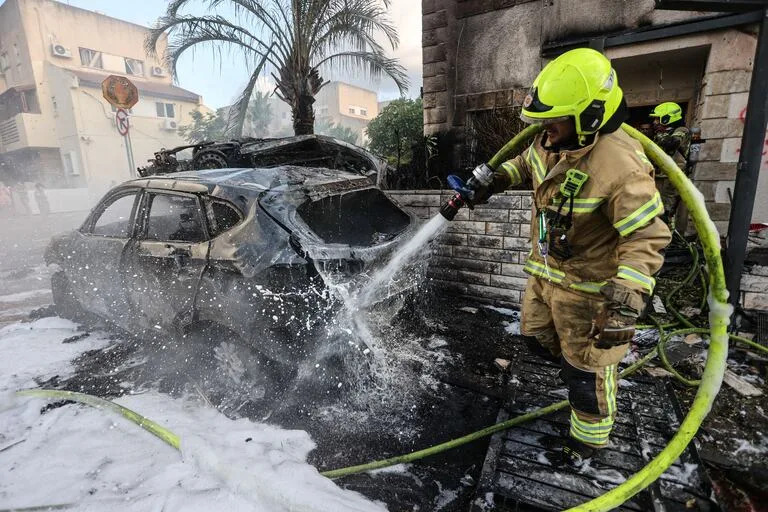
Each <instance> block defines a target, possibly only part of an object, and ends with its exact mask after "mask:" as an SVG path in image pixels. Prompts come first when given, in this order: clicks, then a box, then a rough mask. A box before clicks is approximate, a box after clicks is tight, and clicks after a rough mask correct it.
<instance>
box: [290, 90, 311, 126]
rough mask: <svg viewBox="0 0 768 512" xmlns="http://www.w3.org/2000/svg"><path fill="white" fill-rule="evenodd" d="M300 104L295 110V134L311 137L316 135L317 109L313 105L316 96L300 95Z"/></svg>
mask: <svg viewBox="0 0 768 512" xmlns="http://www.w3.org/2000/svg"><path fill="white" fill-rule="evenodd" d="M298 98H299V100H298V102H297V103H298V104H297V105H296V106H295V107H294V108H293V133H294V134H296V135H311V134H313V133H315V109H314V108H313V107H312V104H313V103H314V102H315V98H314V96H311V95H309V94H301V95H299V97H298Z"/></svg>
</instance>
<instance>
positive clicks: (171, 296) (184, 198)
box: [125, 189, 210, 330]
mask: <svg viewBox="0 0 768 512" xmlns="http://www.w3.org/2000/svg"><path fill="white" fill-rule="evenodd" d="M137 231H138V236H137V240H136V242H135V245H134V246H133V247H132V248H131V250H130V251H127V252H126V256H125V276H126V277H125V279H126V282H127V283H129V284H130V286H129V287H128V298H129V300H130V302H131V303H132V306H133V309H134V312H135V313H136V314H137V317H138V319H139V322H140V323H141V324H142V325H141V326H142V327H144V328H149V329H164V330H167V329H171V328H174V329H181V328H183V327H184V326H186V325H188V324H190V323H191V322H192V321H193V319H194V316H195V301H196V297H197V292H198V288H199V285H200V279H201V277H202V274H203V272H204V271H205V268H206V266H207V264H208V248H209V245H210V242H209V241H208V239H209V237H208V230H207V226H206V222H205V215H204V214H203V210H202V203H201V199H200V197H198V196H197V195H195V194H191V193H180V192H168V191H162V192H161V191H154V190H151V189H150V190H147V191H146V192H145V194H144V198H143V200H142V206H141V214H140V215H139V219H138V222H137Z"/></svg>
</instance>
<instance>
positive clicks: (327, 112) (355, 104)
mask: <svg viewBox="0 0 768 512" xmlns="http://www.w3.org/2000/svg"><path fill="white" fill-rule="evenodd" d="M377 115H379V103H378V97H377V96H376V93H375V92H374V91H369V90H368V89H363V88H362V87H356V86H354V85H350V84H346V83H344V82H330V83H328V84H326V85H325V86H324V87H323V88H322V89H320V92H319V93H318V95H317V98H316V101H315V119H316V121H315V127H316V128H317V126H318V124H329V123H330V124H333V125H338V126H343V127H345V128H349V129H351V130H353V131H354V132H355V133H356V134H357V144H359V145H361V146H364V145H366V144H367V143H368V134H367V133H366V131H365V130H366V128H367V127H368V123H370V122H371V120H372V119H373V118H374V117H376V116H377Z"/></svg>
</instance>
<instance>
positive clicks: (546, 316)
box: [490, 48, 671, 465]
mask: <svg viewBox="0 0 768 512" xmlns="http://www.w3.org/2000/svg"><path fill="white" fill-rule="evenodd" d="M627 114H628V111H627V107H626V103H625V101H624V98H623V93H622V91H621V89H620V88H619V84H618V80H617V77H616V72H615V70H613V69H612V68H611V64H610V61H609V60H608V59H606V58H605V57H604V56H603V55H602V54H600V53H599V52H597V51H595V50H591V49H587V48H580V49H576V50H571V51H569V52H567V53H565V54H563V55H561V56H560V57H558V58H557V59H555V60H553V61H552V62H550V63H549V64H547V66H546V67H545V68H544V69H543V70H542V71H541V73H540V74H539V76H538V77H537V78H536V80H535V82H534V83H533V87H532V88H531V91H530V94H529V95H528V96H527V97H526V98H525V102H524V104H523V111H522V116H521V117H522V119H523V120H524V121H526V122H528V123H541V124H543V125H544V131H543V132H542V133H540V134H539V135H537V136H536V137H535V139H534V141H533V143H532V144H531V146H530V147H529V148H527V149H526V150H525V151H524V152H523V154H521V155H520V156H518V157H516V158H514V159H512V160H509V161H507V162H504V163H503V164H502V165H501V166H500V167H499V169H498V170H497V171H496V172H495V173H494V175H493V184H492V185H491V186H490V192H499V191H502V190H505V189H506V188H508V187H511V186H517V185H520V184H523V183H528V184H530V185H531V186H532V188H533V199H534V205H533V209H534V211H533V219H532V223H531V224H532V225H531V238H532V246H533V249H532V251H531V254H530V256H529V258H528V260H527V262H526V263H525V266H524V270H525V272H526V273H528V274H529V275H530V276H531V277H530V278H529V279H528V283H527V286H526V290H525V296H524V298H523V313H522V332H523V334H525V335H527V336H533V337H535V338H536V340H537V341H538V342H539V343H540V344H541V345H542V346H543V347H544V348H545V349H547V350H548V352H549V354H550V355H551V357H553V358H557V360H559V361H560V363H561V365H562V372H561V376H562V377H563V379H564V380H565V381H566V383H567V385H568V400H569V402H570V406H571V416H570V432H569V436H568V438H567V439H566V440H565V441H564V444H563V447H562V450H561V451H560V452H557V454H556V455H555V457H554V459H553V462H555V463H556V464H570V465H580V464H581V462H582V461H583V460H585V459H587V458H589V457H591V456H592V455H593V454H594V453H595V450H597V449H599V448H602V447H604V446H605V445H606V443H607V442H608V438H609V435H610V433H611V429H612V428H613V424H614V417H615V414H616V392H617V380H618V378H617V364H618V363H619V361H621V359H622V358H623V357H624V355H625V354H626V352H627V349H628V348H629V342H630V341H631V340H632V337H633V335H634V331H635V324H636V321H637V318H638V316H639V315H640V314H641V312H642V309H643V308H644V303H645V298H644V296H647V295H649V294H650V293H651V292H652V291H653V287H654V284H655V281H654V279H653V277H652V276H653V275H654V274H655V273H656V272H657V271H658V270H659V268H660V267H661V265H662V262H663V256H662V254H661V251H662V250H663V249H664V248H665V247H666V246H667V244H668V243H669V241H670V238H671V236H670V232H669V229H668V228H667V226H666V224H665V223H664V222H663V221H662V220H661V219H660V218H659V214H660V213H662V211H663V206H662V202H661V198H660V196H659V193H658V191H657V190H656V186H655V184H654V180H653V166H652V165H651V163H650V162H649V160H648V159H647V157H646V156H645V153H644V152H643V150H642V147H641V146H640V144H639V143H638V142H637V141H635V140H634V139H632V138H631V137H630V136H629V135H627V134H626V133H625V132H624V131H623V130H621V129H620V126H621V124H622V122H623V121H624V120H625V119H626V118H627ZM550 457H551V454H550Z"/></svg>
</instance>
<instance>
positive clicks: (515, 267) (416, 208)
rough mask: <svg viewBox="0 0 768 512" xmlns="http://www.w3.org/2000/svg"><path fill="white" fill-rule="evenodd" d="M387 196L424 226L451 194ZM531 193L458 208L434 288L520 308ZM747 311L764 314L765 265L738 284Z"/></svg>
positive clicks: (432, 270)
mask: <svg viewBox="0 0 768 512" xmlns="http://www.w3.org/2000/svg"><path fill="white" fill-rule="evenodd" d="M387 195H388V196H389V197H390V198H391V199H392V200H393V201H395V202H396V203H397V204H399V205H400V206H401V207H402V208H403V209H405V210H407V211H409V212H411V213H413V214H414V215H415V216H416V217H417V218H419V219H420V220H422V221H426V220H428V219H431V218H432V217H434V216H435V215H438V213H439V209H440V205H442V204H443V203H444V202H445V201H447V200H448V199H449V198H450V197H451V196H452V195H453V194H452V193H449V192H447V191H440V190H389V191H387ZM530 222H531V193H530V192H528V191H508V192H505V193H503V194H498V195H496V196H494V197H492V198H491V200H490V202H489V203H488V204H486V205H481V206H478V207H477V208H475V210H469V209H467V208H464V209H462V210H461V211H460V212H459V213H458V215H457V216H456V219H455V220H454V221H453V222H451V223H450V224H449V225H448V229H447V231H446V232H445V233H444V234H442V235H441V236H440V237H439V238H438V239H437V241H436V243H435V244H434V245H433V250H432V260H431V262H430V267H429V271H428V277H429V278H430V279H431V282H432V284H433V285H435V286H436V287H438V288H439V289H442V290H446V291H449V292H451V293H453V294H456V295H459V296H463V297H469V298H472V299H473V300H477V301H479V302H488V303H494V304H500V305H508V306H515V307H519V306H520V304H521V302H522V295H523V291H524V290H525V282H526V279H527V274H525V273H524V272H523V265H524V264H525V260H526V257H527V255H528V252H529V251H530V249H531V246H530V234H531V231H530V228H531V226H530ZM740 300H741V304H742V306H743V307H744V308H745V309H748V310H755V311H768V266H760V265H753V266H752V267H751V268H748V269H746V270H745V272H744V274H743V276H742V279H741V297H740Z"/></svg>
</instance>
